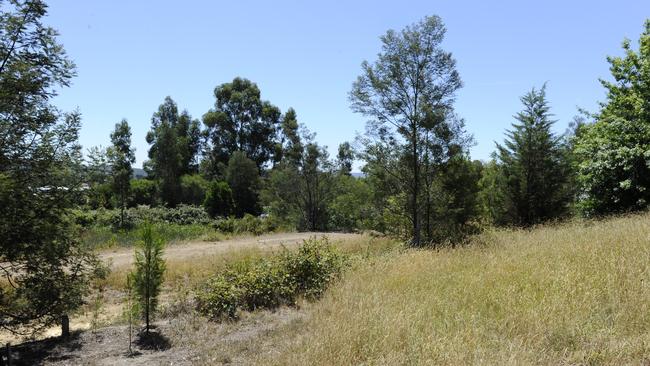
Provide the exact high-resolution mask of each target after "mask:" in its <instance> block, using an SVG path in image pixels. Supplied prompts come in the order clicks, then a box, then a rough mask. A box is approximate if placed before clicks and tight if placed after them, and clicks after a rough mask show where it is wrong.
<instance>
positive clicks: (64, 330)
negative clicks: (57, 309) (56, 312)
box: [61, 314, 70, 338]
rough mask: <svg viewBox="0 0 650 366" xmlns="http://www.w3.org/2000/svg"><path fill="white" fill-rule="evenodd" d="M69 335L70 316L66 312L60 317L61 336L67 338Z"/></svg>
mask: <svg viewBox="0 0 650 366" xmlns="http://www.w3.org/2000/svg"><path fill="white" fill-rule="evenodd" d="M69 336H70V318H69V317H68V314H64V315H63V316H62V317H61V337H63V338H68V337H69Z"/></svg>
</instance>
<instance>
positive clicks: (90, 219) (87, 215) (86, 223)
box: [70, 209, 97, 228]
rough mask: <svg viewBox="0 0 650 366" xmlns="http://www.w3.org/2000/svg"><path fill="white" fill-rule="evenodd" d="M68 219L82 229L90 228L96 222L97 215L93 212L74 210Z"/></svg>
mask: <svg viewBox="0 0 650 366" xmlns="http://www.w3.org/2000/svg"><path fill="white" fill-rule="evenodd" d="M70 217H71V218H72V221H73V222H74V223H75V224H77V225H79V226H81V227H83V228H87V227H91V226H93V225H94V224H95V222H96V221H97V213H96V211H94V210H78V209H75V210H72V211H70Z"/></svg>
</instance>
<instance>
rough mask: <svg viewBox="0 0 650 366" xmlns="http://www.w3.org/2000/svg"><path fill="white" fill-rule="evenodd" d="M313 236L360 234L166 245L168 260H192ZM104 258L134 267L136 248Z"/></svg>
mask: <svg viewBox="0 0 650 366" xmlns="http://www.w3.org/2000/svg"><path fill="white" fill-rule="evenodd" d="M312 237H319V238H320V237H327V238H328V239H330V240H331V241H337V240H346V239H352V238H357V237H359V235H358V234H346V233H320V232H304V233H280V234H265V235H261V236H254V237H240V238H234V239H229V240H224V241H215V242H206V241H189V242H186V243H182V244H175V245H170V246H168V247H167V248H165V255H164V257H165V259H173V260H175V261H179V260H184V259H187V260H191V259H192V258H197V257H202V256H207V255H212V254H218V253H224V252H227V251H233V250H237V249H244V248H260V249H277V248H280V247H282V246H287V247H290V246H295V245H297V244H300V243H302V242H303V240H306V239H309V238H312ZM100 258H101V259H102V260H104V261H106V262H110V263H111V266H112V267H113V268H116V267H125V266H130V265H131V264H132V263H133V248H119V249H113V250H108V251H102V252H101V253H100Z"/></svg>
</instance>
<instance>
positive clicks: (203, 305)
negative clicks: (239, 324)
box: [196, 238, 345, 319]
mask: <svg viewBox="0 0 650 366" xmlns="http://www.w3.org/2000/svg"><path fill="white" fill-rule="evenodd" d="M344 260H345V258H344V256H343V255H342V254H341V253H340V252H339V251H338V250H336V249H335V248H334V247H333V246H332V245H330V243H329V242H328V241H327V239H325V238H324V239H315V238H314V239H310V240H306V241H305V242H304V243H303V244H302V246H301V247H300V248H298V250H296V251H289V250H285V251H284V252H283V253H281V254H279V255H276V256H272V257H270V258H262V259H259V260H257V261H256V262H240V263H236V264H234V265H231V266H230V267H228V268H227V269H226V270H225V271H223V272H221V273H219V274H217V275H216V276H214V277H213V278H212V279H210V280H208V281H207V282H206V283H205V284H204V285H203V286H202V287H201V288H200V289H199V290H198V291H197V293H196V299H197V305H198V310H199V311H200V312H201V313H203V314H204V315H206V316H208V317H210V318H212V319H219V318H224V317H225V318H235V317H236V316H237V310H239V309H241V310H249V311H250V310H255V309H258V308H275V307H278V306H280V305H292V304H295V302H296V300H297V298H298V297H300V296H304V297H306V298H309V299H314V298H318V297H319V296H321V295H322V293H323V291H325V289H326V288H327V286H328V285H329V284H330V283H331V281H332V280H333V279H335V278H336V277H337V276H338V275H339V274H340V272H341V270H342V268H343V264H344Z"/></svg>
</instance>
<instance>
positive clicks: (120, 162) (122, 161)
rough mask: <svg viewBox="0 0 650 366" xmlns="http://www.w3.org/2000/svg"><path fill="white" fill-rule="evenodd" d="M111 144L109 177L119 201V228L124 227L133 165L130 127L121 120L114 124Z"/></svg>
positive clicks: (133, 154) (133, 152)
mask: <svg viewBox="0 0 650 366" xmlns="http://www.w3.org/2000/svg"><path fill="white" fill-rule="evenodd" d="M111 143H112V144H113V145H112V146H111V147H110V148H109V150H108V156H109V159H110V164H111V176H112V178H113V179H112V183H113V184H112V185H113V192H114V193H115V195H116V196H117V197H118V199H119V205H120V227H124V210H125V209H126V204H127V201H128V199H129V193H130V191H131V176H133V168H132V167H131V165H132V164H133V163H135V150H134V149H133V148H132V147H131V127H129V123H128V122H127V121H126V120H125V119H123V120H122V121H121V122H120V123H116V124H115V130H114V131H113V132H112V133H111Z"/></svg>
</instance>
